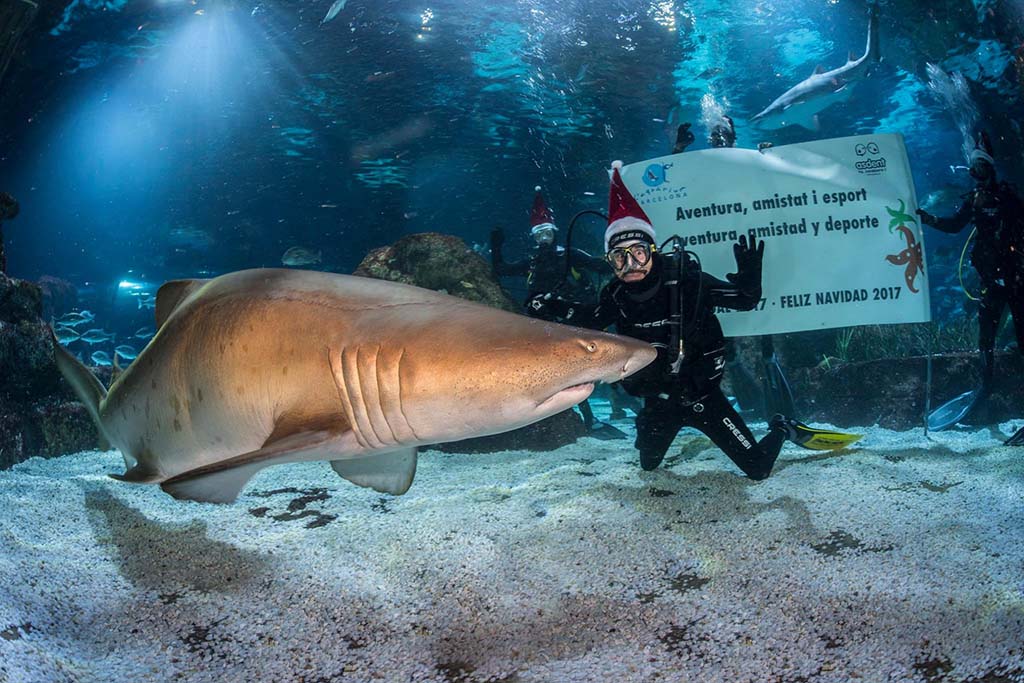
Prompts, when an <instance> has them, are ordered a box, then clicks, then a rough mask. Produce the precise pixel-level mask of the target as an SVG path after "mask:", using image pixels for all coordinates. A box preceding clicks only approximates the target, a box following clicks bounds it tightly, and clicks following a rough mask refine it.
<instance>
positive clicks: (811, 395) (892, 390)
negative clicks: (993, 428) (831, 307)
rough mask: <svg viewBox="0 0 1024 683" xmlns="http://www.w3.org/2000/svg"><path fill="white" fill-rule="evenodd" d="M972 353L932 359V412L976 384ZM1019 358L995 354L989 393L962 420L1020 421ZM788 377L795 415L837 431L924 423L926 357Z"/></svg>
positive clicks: (1022, 386) (1022, 374) (1022, 369)
mask: <svg viewBox="0 0 1024 683" xmlns="http://www.w3.org/2000/svg"><path fill="white" fill-rule="evenodd" d="M980 369H981V367H980V364H979V361H978V354H977V353H966V352H965V353H948V354H941V355H936V356H935V357H934V358H933V359H932V389H931V407H930V409H931V410H935V409H936V408H938V407H939V406H941V405H942V404H943V403H945V402H946V401H949V400H951V399H953V398H956V397H957V396H959V395H960V394H961V393H963V392H965V391H968V390H970V389H975V388H977V387H978V385H979V384H980V382H981V372H980ZM1022 378H1024V357H1022V356H1021V355H1020V354H1019V353H1011V352H1000V353H998V354H996V373H995V379H994V381H993V386H992V393H991V395H990V396H989V397H988V399H987V400H986V401H985V402H983V403H982V404H981V405H980V406H978V408H977V409H976V410H975V411H973V412H972V414H971V415H969V416H968V417H967V418H966V419H965V420H964V424H968V425H989V424H997V423H999V422H1004V421H1006V420H1012V419H1024V381H1022ZM789 379H790V381H791V383H792V385H793V393H794V394H795V396H796V401H797V410H798V413H799V415H798V416H799V417H800V419H802V420H805V421H822V422H829V423H832V424H834V425H836V426H839V427H851V426H866V425H874V424H877V425H879V426H881V427H886V428H888V429H895V430H905V429H912V428H915V427H921V426H923V424H924V413H925V394H926V391H925V389H926V387H925V384H926V381H927V359H926V357H924V356H916V357H912V358H883V359H879V360H872V361H860V362H856V363H842V362H840V363H835V364H832V365H830V366H824V367H822V366H819V367H814V368H797V369H795V370H793V371H792V372H791V373H790V375H789Z"/></svg>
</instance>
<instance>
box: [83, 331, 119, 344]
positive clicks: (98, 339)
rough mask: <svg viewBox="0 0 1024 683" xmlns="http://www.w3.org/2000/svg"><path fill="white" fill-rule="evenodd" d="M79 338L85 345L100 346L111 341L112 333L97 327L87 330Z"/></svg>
mask: <svg viewBox="0 0 1024 683" xmlns="http://www.w3.org/2000/svg"><path fill="white" fill-rule="evenodd" d="M80 338H81V340H82V341H84V342H85V343H86V344H102V343H103V342H107V341H110V340H111V339H113V338H114V334H113V333H112V332H107V331H105V330H101V329H99V328H98V327H94V328H93V329H91V330H88V331H87V332H86V333H85V334H83V335H82V336H81V337H80Z"/></svg>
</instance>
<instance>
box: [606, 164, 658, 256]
mask: <svg viewBox="0 0 1024 683" xmlns="http://www.w3.org/2000/svg"><path fill="white" fill-rule="evenodd" d="M621 168H622V162H621V161H613V162H612V180H611V185H610V186H609V188H608V228H607V229H606V230H605V231H604V250H605V251H608V250H609V249H611V248H612V247H614V246H615V245H616V244H620V243H622V242H625V241H627V240H634V239H639V240H643V241H645V242H649V243H651V244H654V243H655V240H656V239H657V235H656V234H655V232H654V226H653V225H651V219H650V218H648V217H647V214H646V213H644V210H643V208H642V207H641V206H640V204H638V203H637V201H636V199H634V198H633V195H632V194H631V193H630V191H629V189H628V188H627V187H626V184H625V183H624V182H622V176H621V175H620V174H619V169H621Z"/></svg>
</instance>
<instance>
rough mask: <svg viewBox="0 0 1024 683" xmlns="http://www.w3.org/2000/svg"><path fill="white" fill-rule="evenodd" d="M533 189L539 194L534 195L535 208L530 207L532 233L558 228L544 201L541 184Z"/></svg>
mask: <svg viewBox="0 0 1024 683" xmlns="http://www.w3.org/2000/svg"><path fill="white" fill-rule="evenodd" d="M533 191H534V192H536V193H537V194H535V195H534V196H533V208H532V209H530V233H531V234H533V235H536V234H537V233H538V232H542V231H544V230H558V228H556V227H555V223H554V220H553V219H552V218H551V212H550V211H548V205H547V204H546V203H545V202H544V195H542V194H541V193H540V185H538V186H537V187H535V188H533Z"/></svg>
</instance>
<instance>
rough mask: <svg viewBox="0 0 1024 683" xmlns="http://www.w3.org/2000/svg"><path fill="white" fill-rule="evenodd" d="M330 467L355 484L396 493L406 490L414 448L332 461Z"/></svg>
mask: <svg viewBox="0 0 1024 683" xmlns="http://www.w3.org/2000/svg"><path fill="white" fill-rule="evenodd" d="M331 467H333V468H334V471H335V472H337V473H338V474H340V475H341V476H342V477H344V478H345V479H348V480H349V481H350V482H352V483H353V484H356V485H357V486H365V487H367V488H371V489H373V490H374V491H380V492H381V493H390V494H392V495H395V496H400V495H402V494H403V493H405V492H406V491H408V490H409V487H410V486H412V480H413V477H414V476H415V475H416V449H415V448H403V449H401V450H398V451H389V452H387V453H378V454H376V455H369V456H365V457H361V458H347V459H344V460H332V461H331Z"/></svg>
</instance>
